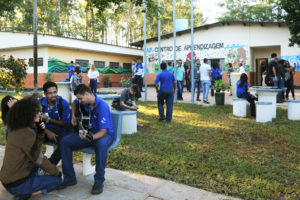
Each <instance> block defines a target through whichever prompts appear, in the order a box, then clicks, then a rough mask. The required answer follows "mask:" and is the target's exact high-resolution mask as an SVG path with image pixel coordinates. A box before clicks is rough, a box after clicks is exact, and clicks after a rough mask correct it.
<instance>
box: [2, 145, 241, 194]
mask: <svg viewBox="0 0 300 200" xmlns="http://www.w3.org/2000/svg"><path fill="white" fill-rule="evenodd" d="M4 149H5V147H4V146H0V166H1V165H2V161H3V156H4ZM75 171H76V174H77V181H78V183H77V185H75V186H71V187H68V188H66V189H63V190H59V191H53V192H50V193H49V194H47V195H40V196H36V197H34V198H31V199H33V200H37V199H43V200H77V199H78V200H79V199H80V200H81V199H84V200H96V199H97V200H201V199H203V200H225V199H226V200H234V199H236V200H237V198H232V197H228V196H225V195H220V194H215V193H212V192H207V191H204V190H201V189H198V188H194V187H190V186H186V185H182V184H178V183H174V182H171V181H166V180H163V179H159V178H154V177H150V176H144V175H139V174H133V173H129V172H124V171H119V170H115V169H106V176H105V178H106V181H105V184H104V191H103V193H102V194H100V195H92V194H90V190H91V188H92V186H93V183H94V177H93V175H90V176H86V177H84V176H82V175H81V172H82V167H81V165H80V163H77V164H75ZM0 199H1V200H2V199H3V200H6V199H12V195H10V194H9V193H8V192H7V191H6V190H5V189H4V188H3V186H2V184H0Z"/></svg>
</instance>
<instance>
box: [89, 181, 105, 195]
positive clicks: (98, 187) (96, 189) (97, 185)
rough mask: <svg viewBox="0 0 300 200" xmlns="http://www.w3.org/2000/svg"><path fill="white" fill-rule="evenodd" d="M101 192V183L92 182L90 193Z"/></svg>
mask: <svg viewBox="0 0 300 200" xmlns="http://www.w3.org/2000/svg"><path fill="white" fill-rule="evenodd" d="M102 192H103V183H94V186H93V188H92V191H91V193H92V194H101V193H102Z"/></svg>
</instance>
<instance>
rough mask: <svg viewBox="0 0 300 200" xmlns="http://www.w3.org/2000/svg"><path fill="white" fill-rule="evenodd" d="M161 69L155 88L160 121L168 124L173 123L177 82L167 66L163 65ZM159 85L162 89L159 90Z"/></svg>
mask: <svg viewBox="0 0 300 200" xmlns="http://www.w3.org/2000/svg"><path fill="white" fill-rule="evenodd" d="M160 68H161V70H162V72H160V73H159V74H158V75H157V76H156V78H155V81H154V83H155V88H156V93H157V106H158V112H159V121H163V120H166V121H167V122H169V123H170V122H171V120H172V113H173V99H174V98H173V97H174V94H175V91H176V80H175V77H174V75H173V73H171V72H169V71H168V70H167V64H166V63H161V64H160ZM158 83H160V88H159V89H158ZM164 101H166V104H167V112H166V116H167V117H165V114H164Z"/></svg>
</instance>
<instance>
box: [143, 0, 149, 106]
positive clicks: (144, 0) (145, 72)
mask: <svg viewBox="0 0 300 200" xmlns="http://www.w3.org/2000/svg"><path fill="white" fill-rule="evenodd" d="M143 4H144V10H143V12H144V74H145V101H147V99H148V98H147V41H146V0H143Z"/></svg>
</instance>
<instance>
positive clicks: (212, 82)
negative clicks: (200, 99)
mask: <svg viewBox="0 0 300 200" xmlns="http://www.w3.org/2000/svg"><path fill="white" fill-rule="evenodd" d="M214 84H215V79H212V80H211V86H213V85H214ZM210 95H211V96H212V97H213V96H215V91H214V89H213V88H212V87H211V89H210Z"/></svg>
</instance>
